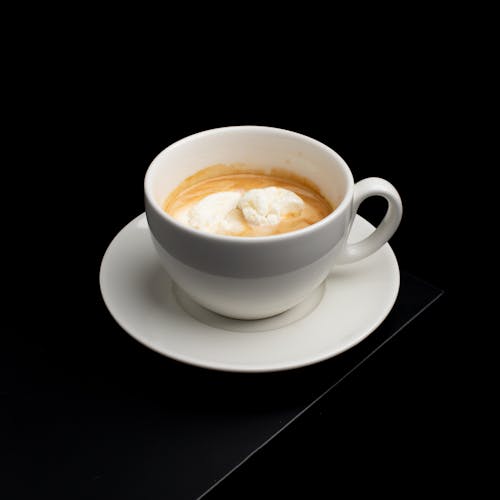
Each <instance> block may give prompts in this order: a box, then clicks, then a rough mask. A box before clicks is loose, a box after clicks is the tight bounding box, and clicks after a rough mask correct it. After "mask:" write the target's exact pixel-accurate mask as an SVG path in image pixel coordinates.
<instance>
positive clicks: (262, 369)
mask: <svg viewBox="0 0 500 500" xmlns="http://www.w3.org/2000/svg"><path fill="white" fill-rule="evenodd" d="M356 218H360V219H362V220H363V221H364V222H365V223H367V224H369V225H370V226H372V228H373V229H375V227H374V226H373V225H372V224H371V223H370V222H369V221H367V220H366V219H364V218H363V217H362V216H360V215H359V214H357V215H356ZM141 219H145V220H146V214H145V212H143V213H142V214H140V215H138V216H137V217H135V218H134V219H132V220H131V221H130V222H128V223H127V224H126V225H125V226H123V227H122V228H121V229H120V230H119V231H118V233H117V234H116V235H115V236H114V238H113V239H112V240H111V242H110V243H109V245H108V247H107V248H106V251H105V253H104V255H103V258H102V260H101V264H100V267H99V288H100V291H101V297H102V299H103V301H104V304H105V305H106V308H107V310H108V312H109V313H110V314H111V316H112V318H113V319H114V320H115V321H116V323H117V324H118V325H119V326H120V328H122V329H123V330H124V331H125V332H126V333H127V334H128V335H130V336H131V337H132V338H133V339H134V340H136V341H138V342H139V343H140V344H142V345H143V346H145V347H147V348H148V349H150V350H152V351H154V352H156V353H158V354H161V355H162V356H165V357H167V358H170V359H173V360H175V361H178V362H181V363H185V364H188V365H191V366H196V367H199V368H204V369H209V370H216V371H222V372H232V373H273V372H282V371H288V370H294V369H298V368H303V367H307V366H311V365H314V364H317V363H320V362H323V361H326V360H328V359H331V358H334V357H336V356H338V355H339V354H342V353H343V352H346V351H348V350H349V349H351V348H353V347H354V346H356V345H357V344H359V343H361V342H362V341H363V340H365V339H366V338H367V337H368V336H370V335H371V334H372V333H373V332H374V331H375V330H376V329H377V328H378V327H379V326H380V325H381V324H382V323H383V321H384V320H385V319H386V318H387V316H388V315H389V313H390V312H391V310H392V309H393V307H394V304H395V302H396V300H397V297H398V294H399V290H400V286H401V273H400V269H399V264H398V261H397V258H396V255H395V253H394V251H393V250H392V248H391V246H390V245H389V243H385V244H384V246H383V247H382V248H381V249H379V250H378V252H380V251H382V249H384V250H385V251H386V253H387V258H390V259H392V260H393V266H392V267H393V270H394V273H395V274H394V276H393V280H394V281H395V283H394V284H393V285H392V286H393V290H392V292H393V293H392V296H391V298H390V300H388V301H387V305H386V307H385V308H384V309H383V310H381V312H380V314H379V316H378V318H377V320H376V321H373V322H371V324H370V327H368V328H367V329H366V331H363V334H362V335H359V336H357V337H355V338H354V339H353V340H352V342H348V343H346V344H345V345H342V346H341V347H339V348H338V349H335V350H333V349H332V350H330V351H322V352H321V353H320V354H319V355H317V356H311V357H309V358H307V359H302V360H300V361H297V362H295V363H291V362H290V361H286V362H281V363H279V362H277V363H268V364H267V365H265V364H264V365H255V364H237V365H236V364H234V363H227V362H226V363H225V362H220V361H215V362H214V361H205V360H203V359H200V358H199V357H191V356H188V355H185V354H182V353H178V352H175V351H173V350H169V351H168V352H166V351H165V350H162V349H161V347H158V346H157V345H156V344H155V343H153V342H148V341H147V340H144V338H143V337H141V336H139V335H136V333H135V332H134V331H133V328H129V327H127V326H126V325H125V324H124V323H123V322H122V321H121V320H120V319H119V318H118V317H117V315H116V314H115V313H114V312H113V309H112V307H111V306H110V304H109V302H108V300H107V299H106V296H105V293H104V291H103V288H104V287H103V279H104V278H103V274H104V273H103V270H104V269H105V265H106V261H107V260H108V259H109V258H110V254H111V252H112V247H113V244H114V243H115V240H117V239H118V237H119V236H120V234H121V233H122V232H123V231H125V230H127V229H128V228H129V226H132V225H134V224H138V223H140V222H141ZM146 224H147V220H146ZM147 230H148V231H149V228H148V229H147ZM356 264H358V263H357V262H354V263H352V264H343V265H337V266H335V267H342V268H344V267H349V266H356ZM391 281H392V280H391ZM327 289H328V288H327V287H325V293H327ZM320 307H321V302H320V303H319V304H318V306H317V308H320ZM181 309H182V308H181ZM182 310H183V309H182ZM183 312H184V314H185V315H186V317H187V318H189V319H190V320H191V321H197V322H198V320H197V319H195V318H193V317H191V316H190V315H189V314H188V313H186V312H185V311H184V310H183ZM304 319H305V318H304ZM205 326H207V328H213V329H215V330H220V331H222V329H221V328H216V327H212V326H208V325H205ZM288 326H289V325H286V326H284V327H282V329H286V328H287V327H288ZM235 333H237V332H235Z"/></svg>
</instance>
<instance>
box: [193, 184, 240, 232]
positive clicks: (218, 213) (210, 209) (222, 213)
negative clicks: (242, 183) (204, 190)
mask: <svg viewBox="0 0 500 500" xmlns="http://www.w3.org/2000/svg"><path fill="white" fill-rule="evenodd" d="M240 198H241V193H240V192H238V191H221V192H219V193H213V194H209V195H208V196H205V198H203V199H202V200H200V201H199V202H198V203H196V205H194V206H193V207H192V208H191V210H189V212H188V213H187V214H186V215H187V221H186V222H187V224H188V225H189V226H191V227H193V228H195V229H200V230H202V231H207V232H209V233H218V234H238V233H240V232H241V231H243V229H244V228H243V225H242V223H241V216H240V214H239V213H238V212H239V210H238V202H239V200H240Z"/></svg>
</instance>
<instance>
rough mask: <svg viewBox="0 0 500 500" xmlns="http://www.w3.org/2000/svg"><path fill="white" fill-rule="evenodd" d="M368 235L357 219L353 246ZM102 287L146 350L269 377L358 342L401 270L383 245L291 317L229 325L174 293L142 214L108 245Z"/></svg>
mask: <svg viewBox="0 0 500 500" xmlns="http://www.w3.org/2000/svg"><path fill="white" fill-rule="evenodd" d="M372 230H373V226H372V225H371V224H370V223H369V222H367V221H366V220H364V219H363V218H362V217H360V216H356V220H355V221H354V225H353V228H352V232H351V238H350V240H351V241H357V240H360V239H362V238H363V237H364V236H365V235H366V234H368V233H370V232H371V231H372ZM100 285H101V292H102V296H103V298H104V302H105V303H106V306H107V307H108V309H109V311H110V312H111V314H112V315H113V317H114V318H115V320H116V321H117V322H118V324H119V325H120V326H121V327H122V328H123V329H124V330H125V331H126V332H128V333H129V334H130V335H131V336H132V337H134V338H135V339H136V340H138V341H139V342H141V343H142V344H144V345H145V346H147V347H149V348H150V349H153V350H154V351H157V352H159V353H161V354H164V355H165V356H169V357H170V358H173V359H176V360H178V361H182V362H185V363H190V364H192V365H197V366H202V367H205V368H212V369H216V370H226V371H235V372H267V371H277V370H288V369H292V368H298V367H300V366H305V365H310V364H313V363H317V362H318V361H322V360H325V359H328V358H331V357H332V356H335V355H337V354H339V353H341V352H343V351H345V350H347V349H349V348H350V347H352V346H354V345H356V344H357V343H359V342H360V341H362V340H363V339H364V338H365V337H367V336H368V335H369V334H370V333H371V332H373V331H374V330H375V329H376V328H377V327H378V326H379V325H380V323H382V321H383V320H384V318H385V317H386V316H387V314H389V311H390V310H391V309H392V306H393V305H394V302H395V300H396V297H397V294H398V290H399V268H398V263H397V260H396V257H395V255H394V253H393V251H392V249H391V247H390V246H389V245H388V244H386V245H384V246H383V247H382V248H381V249H380V250H379V251H378V252H376V253H375V254H373V255H371V256H370V257H368V258H366V259H364V260H362V261H360V262H357V263H355V264H349V265H345V266H337V267H335V269H334V270H333V271H332V273H331V274H330V276H329V277H328V278H327V279H326V281H325V283H324V286H323V287H320V289H319V290H317V291H316V292H315V293H314V294H313V295H312V296H311V297H310V298H308V299H306V300H305V301H304V302H303V303H301V304H299V305H298V306H296V307H294V308H293V309H292V310H290V311H287V312H285V313H283V314H281V315H278V316H275V317H274V318H268V319H264V320H257V321H240V320H233V319H229V318H224V317H222V316H219V315H217V314H214V313H211V312H210V311H207V310H205V309H204V308H202V307H200V306H198V305H196V304H194V303H193V302H192V301H191V300H190V299H189V298H187V297H185V296H184V295H183V294H182V293H179V292H176V290H174V286H173V284H172V281H171V280H170V278H169V277H168V275H167V274H166V273H165V272H164V271H163V269H162V268H161V267H160V264H159V262H158V259H157V257H156V253H155V249H154V247H153V243H152V241H151V237H150V234H149V229H148V225H147V221H146V216H145V215H144V214H142V215H140V216H139V217H137V218H136V219H134V220H133V221H132V222H130V223H129V224H127V225H126V226H125V227H124V228H123V229H122V230H121V231H120V232H119V233H118V235H117V236H116V237H115V238H114V240H113V241H112V242H111V244H110V245H109V247H108V249H107V251H106V253H105V255H104V257H103V259H102V264H101V271H100ZM186 311H188V312H186Z"/></svg>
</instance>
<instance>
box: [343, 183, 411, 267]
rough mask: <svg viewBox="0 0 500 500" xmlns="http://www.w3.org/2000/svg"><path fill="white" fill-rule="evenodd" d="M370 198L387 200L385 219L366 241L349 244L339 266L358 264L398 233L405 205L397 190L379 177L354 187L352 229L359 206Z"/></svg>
mask: <svg viewBox="0 0 500 500" xmlns="http://www.w3.org/2000/svg"><path fill="white" fill-rule="evenodd" d="M370 196H382V197H383V198H385V199H386V200H387V203H388V207H387V212H386V214H385V216H384V219H383V220H382V222H381V223H380V224H379V226H378V227H377V228H376V229H375V231H373V233H371V234H370V235H369V236H367V237H366V238H365V239H363V240H361V241H358V242H357V243H347V244H346V246H345V248H344V251H343V253H342V254H341V255H340V257H339V260H338V263H339V264H350V263H351V262H356V261H358V260H361V259H364V258H365V257H368V256H369V255H371V254H372V253H373V252H375V251H377V250H378V249H379V248H380V247H381V246H382V245H383V244H384V243H386V242H387V241H388V240H389V239H390V238H391V236H392V235H393V234H394V233H395V232H396V229H397V228H398V226H399V223H400V222H401V216H402V215H403V204H402V203H401V198H400V196H399V193H398V192H397V191H396V188H395V187H394V186H393V185H392V184H390V183H389V182H387V181H386V180H384V179H380V178H379V177H368V178H367V179H363V180H361V181H359V182H357V183H356V184H355V185H354V197H353V205H352V214H353V215H352V221H351V227H352V222H353V221H354V217H355V216H356V213H357V211H358V208H359V206H360V205H361V203H362V202H363V201H364V200H366V198H369V197H370ZM349 231H350V229H349Z"/></svg>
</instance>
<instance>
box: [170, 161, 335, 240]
mask: <svg viewBox="0 0 500 500" xmlns="http://www.w3.org/2000/svg"><path fill="white" fill-rule="evenodd" d="M269 188H272V189H269ZM253 190H256V191H253ZM297 197H298V198H297ZM255 200H257V201H259V200H260V201H262V200H263V203H264V205H265V206H266V207H267V205H270V204H274V206H270V207H269V210H270V212H269V214H267V215H268V217H267V218H266V217H265V215H266V214H255V213H254V214H253V216H250V217H249V214H250V215H252V210H253V207H254V206H255V205H256V204H255ZM266 204H267V205H266ZM257 205H258V204H257ZM261 205H262V203H261ZM163 208H164V210H165V211H166V212H167V213H168V214H169V215H171V216H172V217H174V218H175V219H177V220H179V221H180V222H182V223H184V224H186V225H189V226H191V227H193V228H195V229H200V230H205V231H208V232H211V233H215V234H225V235H233V236H270V235H273V234H281V233H286V232H290V231H296V230H298V229H302V228H304V227H307V226H310V225H311V224H314V223H316V222H318V221H319V220H321V219H323V218H324V217H326V216H327V215H328V214H330V213H331V212H332V211H333V207H332V205H331V203H330V202H329V201H328V200H327V199H326V198H325V197H323V196H322V195H321V193H320V190H319V189H318V187H317V186H315V185H314V184H313V183H312V182H311V181H310V180H309V179H307V178H304V177H302V176H299V175H296V174H294V173H292V172H289V171H287V170H285V169H281V168H273V169H268V170H264V169H256V168H248V167H246V166H244V165H243V164H238V165H214V166H211V167H207V168H204V169H203V170H200V171H199V172H197V173H196V174H194V175H193V176H191V177H188V178H187V179H185V180H184V181H183V182H181V184H180V185H179V186H178V187H177V188H176V189H174V191H173V192H172V193H170V195H169V196H168V197H167V199H166V200H165V203H164V205H163ZM258 208H259V207H258ZM260 209H261V210H262V207H260ZM273 211H274V212H273ZM275 214H278V216H277V217H275ZM262 221H264V222H262Z"/></svg>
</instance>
